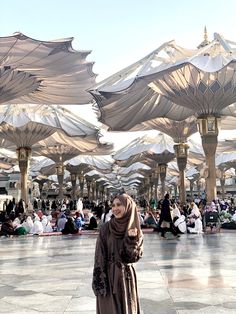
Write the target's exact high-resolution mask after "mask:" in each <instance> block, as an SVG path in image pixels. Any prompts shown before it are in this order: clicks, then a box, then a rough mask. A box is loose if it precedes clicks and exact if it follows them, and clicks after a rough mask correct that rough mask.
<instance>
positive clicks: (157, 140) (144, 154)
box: [113, 133, 175, 166]
mask: <svg viewBox="0 0 236 314" xmlns="http://www.w3.org/2000/svg"><path fill="white" fill-rule="evenodd" d="M174 157H175V154H174V148H173V141H172V139H171V138H170V137H169V136H167V135H164V134H162V133H160V134H158V135H157V136H154V137H151V136H147V135H145V136H143V137H142V138H138V139H135V140H134V141H132V142H131V143H130V144H128V145H127V146H125V147H124V148H122V149H121V150H119V151H118V152H116V154H115V155H114V156H113V158H114V159H115V160H116V161H117V162H118V163H119V164H120V165H123V166H124V165H126V166H129V165H131V164H132V163H134V162H138V161H139V162H143V161H144V159H145V158H148V159H151V160H153V161H155V162H156V163H168V162H170V161H171V160H173V159H174ZM144 163H145V162H144Z"/></svg>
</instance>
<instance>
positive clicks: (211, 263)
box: [0, 233, 236, 314]
mask: <svg viewBox="0 0 236 314" xmlns="http://www.w3.org/2000/svg"><path fill="white" fill-rule="evenodd" d="M235 240H236V233H217V234H208V235H189V234H186V235H182V236H181V238H180V239H178V240H161V239H160V237H159V236H158V234H156V233H152V234H145V247H144V257H143V258H142V260H140V261H139V262H138V263H137V264H136V270H137V277H138V288H139V295H140V300H141V306H142V310H143V313H144V314H172V313H178V314H198V313H199V314H210V313H214V314H217V313H234V314H235V313H236V254H235ZM95 241H96V236H94V235H91V236H89V235H82V236H76V237H75V236H51V237H37V236H33V237H26V238H24V237H22V238H14V239H9V238H0V313H15V314H18V313H32V314H34V313H47V314H61V313H66V314H69V313H77V314H82V313H84V314H85V313H86V314H95V297H94V295H93V292H92V290H91V276H92V268H93V254H94V246H95Z"/></svg>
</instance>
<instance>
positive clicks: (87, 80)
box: [0, 32, 96, 104]
mask: <svg viewBox="0 0 236 314" xmlns="http://www.w3.org/2000/svg"><path fill="white" fill-rule="evenodd" d="M72 41H73V38H72V37H71V38H64V39H57V40H51V41H43V40H37V39H33V38H30V37H28V36H26V35H24V34H22V33H19V32H18V33H14V34H13V35H12V36H7V37H0V60H1V61H0V65H1V67H0V90H1V93H0V104H3V103H11V104H26V103H29V104H31V103H33V104H43V103H46V104H86V103H88V102H90V101H91V96H90V95H89V93H88V92H86V88H89V87H90V86H91V85H92V84H94V83H95V77H96V75H95V74H94V73H93V72H92V67H93V64H94V63H93V62H89V61H86V58H87V56H88V55H89V54H90V53H91V51H89V50H83V51H82V50H75V49H73V47H72Z"/></svg>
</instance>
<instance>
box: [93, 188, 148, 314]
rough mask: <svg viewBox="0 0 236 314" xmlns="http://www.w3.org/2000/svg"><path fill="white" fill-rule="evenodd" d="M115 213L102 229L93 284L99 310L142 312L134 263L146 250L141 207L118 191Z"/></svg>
mask: <svg viewBox="0 0 236 314" xmlns="http://www.w3.org/2000/svg"><path fill="white" fill-rule="evenodd" d="M112 213H113V215H114V216H113V217H112V218H111V220H109V221H108V222H107V223H105V224H103V225H102V226H101V228H100V230H99V235H98V238H97V243H96V250H95V258H94V269H93V281H92V288H93V291H94V294H95V296H96V301H97V311H96V313H97V314H140V313H141V312H140V305H139V299H138V292H137V280H136V274H135V269H134V267H133V264H132V263H135V262H137V261H138V260H139V259H140V257H141V256H142V252H143V234H142V231H141V228H140V223H139V219H138V213H137V207H136V204H135V202H134V201H133V199H132V198H131V197H130V196H129V195H127V194H122V195H117V196H116V197H115V199H114V200H113V203H112Z"/></svg>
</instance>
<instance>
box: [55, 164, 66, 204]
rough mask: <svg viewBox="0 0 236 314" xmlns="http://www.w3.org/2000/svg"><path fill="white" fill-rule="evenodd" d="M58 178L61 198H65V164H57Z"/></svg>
mask: <svg viewBox="0 0 236 314" xmlns="http://www.w3.org/2000/svg"><path fill="white" fill-rule="evenodd" d="M56 168H57V180H58V184H59V195H58V197H59V199H60V200H63V198H64V194H63V181H64V166H63V164H58V165H57V167H56Z"/></svg>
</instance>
